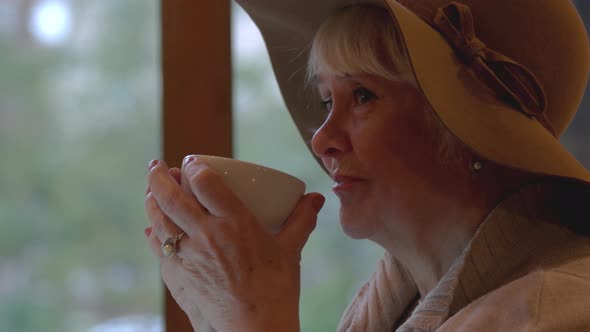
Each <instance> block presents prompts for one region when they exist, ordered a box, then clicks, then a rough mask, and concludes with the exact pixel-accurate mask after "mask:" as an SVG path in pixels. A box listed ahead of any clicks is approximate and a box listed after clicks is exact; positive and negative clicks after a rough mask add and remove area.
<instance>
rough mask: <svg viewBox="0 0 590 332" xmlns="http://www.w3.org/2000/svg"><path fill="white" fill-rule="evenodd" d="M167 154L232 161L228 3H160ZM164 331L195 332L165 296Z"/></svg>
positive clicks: (174, 161)
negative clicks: (197, 154)
mask: <svg viewBox="0 0 590 332" xmlns="http://www.w3.org/2000/svg"><path fill="white" fill-rule="evenodd" d="M160 3H161V18H162V80H163V82H162V96H163V103H162V106H163V110H162V111H163V115H162V121H163V154H164V160H165V161H166V162H167V163H168V164H169V165H171V166H179V165H180V162H181V160H182V158H183V157H184V156H185V155H187V154H193V153H199V154H212V155H220V156H226V157H231V156H232V114H231V43H230V8H231V7H230V2H229V1H194V0H162V1H161V2H160ZM165 321H166V331H170V332H172V331H173V332H184V331H192V328H191V326H190V323H189V322H188V319H187V318H186V316H185V315H184V313H183V312H182V311H181V310H180V308H179V307H178V306H177V304H176V303H175V302H174V299H173V298H172V297H171V296H170V294H169V293H168V291H166V296H165Z"/></svg>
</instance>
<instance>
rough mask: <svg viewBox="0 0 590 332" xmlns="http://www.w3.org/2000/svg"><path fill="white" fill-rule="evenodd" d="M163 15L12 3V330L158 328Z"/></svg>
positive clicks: (136, 3) (0, 144) (7, 273)
mask: <svg viewBox="0 0 590 332" xmlns="http://www.w3.org/2000/svg"><path fill="white" fill-rule="evenodd" d="M158 14H159V10H158V2H157V1H153V0H152V1H146V0H129V1H116V0H107V1H105V0H95V1H69V0H20V1H13V0H0V50H1V51H0V54H1V56H0V153H1V154H2V158H1V160H2V161H1V162H0V225H2V230H1V231H0V330H2V331H10V332H33V331H56V332H57V331H60V332H63V331H66V332H67V331H72V332H80V331H92V332H103V331H112V330H113V329H115V330H118V331H121V330H122V327H123V326H126V327H132V326H135V327H137V328H140V330H141V331H150V329H148V328H147V326H150V327H153V328H154V329H155V328H157V329H159V327H160V321H161V319H160V318H159V317H160V313H161V311H162V309H161V307H162V306H161V283H160V281H159V272H158V265H157V263H156V261H155V260H154V259H153V256H152V255H151V253H150V252H149V250H148V247H147V245H146V242H145V237H144V235H143V234H142V229H143V227H144V225H146V223H147V220H146V217H145V213H144V211H143V194H142V193H143V192H144V190H145V174H146V173H145V171H144V170H145V169H146V165H147V162H148V161H149V159H150V158H154V157H156V156H158V155H159V151H158V149H159V145H160V133H159V121H158V116H159V109H160V103H159V100H160V97H159V95H160V92H159V61H158V54H159V48H160V47H159V38H158V37H159V17H158ZM115 319H118V320H115ZM152 330H153V329H152Z"/></svg>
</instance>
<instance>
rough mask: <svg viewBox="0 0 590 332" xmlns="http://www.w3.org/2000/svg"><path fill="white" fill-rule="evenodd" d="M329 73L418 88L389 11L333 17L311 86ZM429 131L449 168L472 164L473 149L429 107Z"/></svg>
mask: <svg viewBox="0 0 590 332" xmlns="http://www.w3.org/2000/svg"><path fill="white" fill-rule="evenodd" d="M320 70H322V71H324V72H326V73H328V74H336V75H344V74H371V75H376V76H378V77H381V78H384V79H387V80H390V81H398V82H400V81H401V82H406V83H409V84H411V85H413V86H414V87H416V88H417V86H418V85H417V82H416V78H415V76H414V73H413V70H412V67H411V64H410V60H409V57H408V54H407V53H406V49H405V46H404V44H403V41H402V37H401V35H400V32H399V30H398V28H397V26H396V24H395V22H394V20H393V18H392V17H391V14H390V12H389V11H388V9H386V8H383V7H378V6H374V5H354V6H349V7H345V8H343V9H341V10H340V11H338V12H336V13H335V14H333V15H332V16H330V17H328V18H327V19H326V21H324V23H322V25H321V26H320V27H319V29H318V31H317V32H316V35H315V37H314V40H313V42H312V45H311V50H310V55H309V60H308V64H307V84H308V85H312V83H313V82H315V81H316V79H317V75H318V74H319V71H320ZM424 129H425V130H426V131H429V132H430V136H433V137H434V141H433V142H432V144H433V145H434V146H433V149H434V151H435V154H436V155H435V156H434V157H435V158H437V159H438V160H439V161H440V162H441V163H442V164H445V165H447V166H451V165H452V166H453V167H455V166H457V164H463V163H466V161H465V155H466V151H467V149H468V148H467V147H466V146H465V145H464V144H463V143H462V142H461V141H459V140H458V139H457V138H456V137H455V135H454V134H452V133H451V132H450V131H449V130H448V129H447V128H446V126H445V125H444V124H443V123H442V121H441V120H440V118H439V117H438V115H437V114H436V112H435V111H434V110H433V109H432V107H431V106H430V103H428V102H427V103H425V109H424Z"/></svg>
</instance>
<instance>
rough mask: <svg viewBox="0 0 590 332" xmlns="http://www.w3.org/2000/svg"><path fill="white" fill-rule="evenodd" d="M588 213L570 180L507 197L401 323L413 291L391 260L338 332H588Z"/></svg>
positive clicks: (580, 188) (583, 192)
mask: <svg viewBox="0 0 590 332" xmlns="http://www.w3.org/2000/svg"><path fill="white" fill-rule="evenodd" d="M589 208H590V189H589V188H588V187H587V186H584V185H581V184H579V183H575V182H569V181H564V180H558V181H556V180H553V181H551V182H549V181H545V182H544V183H541V184H535V185H530V186H527V187H525V188H524V189H522V190H521V191H519V192H518V193H515V194H513V195H511V196H510V197H508V198H507V199H505V200H504V201H502V202H501V203H500V204H499V205H498V206H497V207H496V208H495V209H494V210H493V211H492V212H491V213H490V214H489V215H488V217H487V218H486V219H485V221H484V222H483V223H482V224H481V226H480V227H479V229H478V231H477V232H476V234H475V235H474V237H473V239H472V240H471V241H470V242H469V244H468V245H467V246H466V248H465V249H464V251H463V253H462V254H461V256H460V257H458V258H457V259H456V261H455V262H454V264H453V265H452V266H451V268H450V269H449V271H448V272H447V273H446V274H445V275H444V276H443V278H442V279H441V280H440V282H439V283H438V284H437V286H436V287H435V288H434V289H433V290H432V291H431V292H430V293H429V294H428V295H427V296H426V298H425V299H424V301H423V302H422V303H420V304H418V306H417V307H416V308H415V309H414V310H413V311H412V312H411V315H410V317H409V318H408V319H407V320H406V321H405V322H402V321H401V320H402V319H403V312H404V311H405V310H406V309H407V308H408V307H410V308H411V307H412V302H413V301H414V300H415V299H416V297H417V289H416V286H415V284H414V282H413V280H412V279H411V277H410V276H409V274H408V273H407V271H406V270H405V269H404V268H403V267H402V266H401V265H400V264H399V263H398V262H397V261H396V260H395V258H393V257H392V256H391V255H389V254H386V255H385V256H384V257H383V259H382V260H381V261H380V263H379V266H378V269H377V271H376V272H375V273H374V275H373V276H372V278H371V279H370V280H369V281H368V282H367V283H366V284H365V285H364V286H363V287H362V288H361V289H360V290H359V292H358V293H357V295H356V297H355V298H354V299H353V301H352V302H351V303H350V305H349V306H348V308H347V309H346V311H345V312H344V315H343V316H342V320H341V322H340V325H339V327H338V331H339V332H360V331H371V332H390V331H400V332H409V331H437V332H451V331H452V332H466V331H470V332H471V331H478V332H487V331H519V332H520V331H523V332H524V331H547V332H549V331H551V332H553V331H568V332H569V331H585V332H590V237H586V236H583V235H580V234H579V233H586V234H589V232H588V230H589V229H590V210H589ZM564 225H568V227H570V228H574V229H575V230H576V231H577V232H579V233H574V232H573V231H571V230H570V228H566V227H565V226H564ZM402 323H403V324H402ZM400 325H401V326H400Z"/></svg>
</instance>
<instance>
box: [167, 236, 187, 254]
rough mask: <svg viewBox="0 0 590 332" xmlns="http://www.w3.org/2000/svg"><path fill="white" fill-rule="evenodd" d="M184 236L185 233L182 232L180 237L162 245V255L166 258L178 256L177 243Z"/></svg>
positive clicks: (169, 239) (168, 239)
mask: <svg viewBox="0 0 590 332" xmlns="http://www.w3.org/2000/svg"><path fill="white" fill-rule="evenodd" d="M184 234H185V233H184V232H181V233H180V234H178V235H174V236H171V237H169V238H167V239H166V241H164V243H162V253H163V254H164V256H167V257H172V256H174V254H176V243H177V242H178V241H180V239H182V237H183V236H184Z"/></svg>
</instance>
